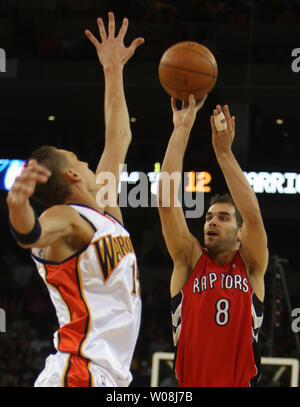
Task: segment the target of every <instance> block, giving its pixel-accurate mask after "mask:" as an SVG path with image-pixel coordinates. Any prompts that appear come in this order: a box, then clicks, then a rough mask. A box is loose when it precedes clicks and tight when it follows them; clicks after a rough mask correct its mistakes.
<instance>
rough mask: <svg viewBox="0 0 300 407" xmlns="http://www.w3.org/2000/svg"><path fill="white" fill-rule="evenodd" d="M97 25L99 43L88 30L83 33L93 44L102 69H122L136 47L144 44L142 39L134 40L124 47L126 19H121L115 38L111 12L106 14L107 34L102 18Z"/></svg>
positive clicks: (113, 20) (113, 17) (113, 18)
mask: <svg viewBox="0 0 300 407" xmlns="http://www.w3.org/2000/svg"><path fill="white" fill-rule="evenodd" d="M97 23H98V28H99V32H100V37H101V42H99V41H98V40H97V38H96V37H95V36H94V35H93V34H92V33H91V32H90V30H85V31H84V32H85V35H86V36H87V37H88V39H89V40H90V41H91V43H92V44H94V46H95V48H96V50H97V54H98V57H99V61H100V63H101V64H102V66H103V68H104V69H105V68H107V67H110V66H115V65H119V64H121V66H122V67H123V66H124V65H125V64H126V62H127V61H128V60H129V59H130V58H131V57H132V55H133V54H134V52H135V50H136V49H137V47H138V46H140V45H141V44H142V43H143V42H144V38H142V37H139V38H136V39H134V40H133V41H132V43H131V44H130V45H129V47H126V46H125V45H124V37H125V34H126V32H127V28H128V19H127V18H124V19H123V23H122V26H121V28H120V31H119V33H118V35H117V36H115V16H114V14H113V13H112V12H109V13H108V32H107V31H106V30H105V26H104V23H103V20H102V18H98V19H97Z"/></svg>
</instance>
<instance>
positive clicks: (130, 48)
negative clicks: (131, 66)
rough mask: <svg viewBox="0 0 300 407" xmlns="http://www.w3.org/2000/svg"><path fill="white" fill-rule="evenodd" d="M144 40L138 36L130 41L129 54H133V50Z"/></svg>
mask: <svg viewBox="0 0 300 407" xmlns="http://www.w3.org/2000/svg"><path fill="white" fill-rule="evenodd" d="M144 42H145V40H144V38H142V37H139V38H136V39H135V40H133V41H132V43H131V44H130V46H129V50H130V51H131V54H132V55H133V54H134V53H135V50H136V49H137V48H138V47H139V46H140V45H141V44H143V43H144Z"/></svg>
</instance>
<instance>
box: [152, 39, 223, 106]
mask: <svg viewBox="0 0 300 407" xmlns="http://www.w3.org/2000/svg"><path fill="white" fill-rule="evenodd" d="M158 75H159V80H160V83H161V85H162V87H163V88H164V89H165V91H166V92H167V93H168V94H169V95H171V96H173V97H175V98H176V99H181V100H187V99H188V97H189V95H190V94H193V95H194V96H195V98H196V99H201V98H202V97H203V96H204V95H205V94H206V93H209V92H210V91H211V90H212V89H213V87H214V86H215V84H216V81H217V77H218V65H217V62H216V60H215V57H214V55H213V54H212V53H211V51H210V50H209V49H208V48H206V47H205V46H204V45H202V44H199V43H198V42H193V41H183V42H178V43H177V44H175V45H172V46H171V47H170V48H168V49H167V50H166V51H165V53H164V54H163V56H162V57H161V60H160V63H159V68H158Z"/></svg>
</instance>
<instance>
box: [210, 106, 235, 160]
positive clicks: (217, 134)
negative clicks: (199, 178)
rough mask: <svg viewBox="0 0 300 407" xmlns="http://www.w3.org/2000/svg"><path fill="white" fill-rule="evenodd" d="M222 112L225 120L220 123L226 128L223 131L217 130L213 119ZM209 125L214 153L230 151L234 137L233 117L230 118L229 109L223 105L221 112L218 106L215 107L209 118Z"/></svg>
mask: <svg viewBox="0 0 300 407" xmlns="http://www.w3.org/2000/svg"><path fill="white" fill-rule="evenodd" d="M222 111H223V113H224V115H225V119H223V121H222V123H223V122H224V123H225V122H226V125H227V128H226V129H225V130H218V129H217V127H216V124H215V117H216V116H217V115H219V114H221V113H222ZM210 124H211V129H212V143H213V147H214V150H215V152H216V153H223V152H229V151H231V146H232V143H233V139H234V135H235V116H230V112H229V107H228V105H225V106H224V107H223V110H222V108H221V106H220V105H217V106H216V109H214V111H213V114H212V115H211V116H210Z"/></svg>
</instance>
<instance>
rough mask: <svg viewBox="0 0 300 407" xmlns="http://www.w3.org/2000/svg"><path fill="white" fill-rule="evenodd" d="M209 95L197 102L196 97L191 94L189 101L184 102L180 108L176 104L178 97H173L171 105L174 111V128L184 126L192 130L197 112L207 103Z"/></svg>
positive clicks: (185, 128)
mask: <svg viewBox="0 0 300 407" xmlns="http://www.w3.org/2000/svg"><path fill="white" fill-rule="evenodd" d="M206 98H207V95H205V96H204V98H203V99H201V100H200V101H198V102H196V100H195V97H194V96H193V95H190V97H189V100H188V102H187V103H182V108H181V109H180V110H179V109H178V108H177V106H176V99H175V98H173V97H172V98H171V107H172V111H173V124H174V128H176V129H178V128H182V129H184V130H187V131H191V129H192V127H193V125H194V122H195V119H196V115H197V112H198V111H199V110H200V109H201V108H202V106H203V105H204V103H205V100H206Z"/></svg>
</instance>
